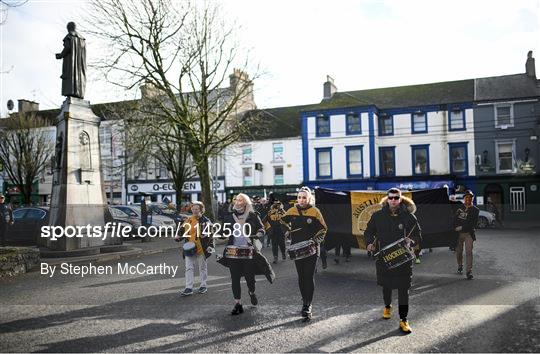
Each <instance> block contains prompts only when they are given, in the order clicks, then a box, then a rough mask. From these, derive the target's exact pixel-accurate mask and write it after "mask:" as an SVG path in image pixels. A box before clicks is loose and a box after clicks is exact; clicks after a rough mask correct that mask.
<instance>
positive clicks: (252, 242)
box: [223, 193, 264, 316]
mask: <svg viewBox="0 0 540 354" xmlns="http://www.w3.org/2000/svg"><path fill="white" fill-rule="evenodd" d="M223 235H224V236H228V237H229V241H228V243H227V247H226V248H225V257H226V258H228V259H227V264H228V267H229V271H230V272H231V285H232V291H233V296H234V301H235V305H234V308H233V310H232V312H231V315H233V316H234V315H238V314H241V313H243V312H244V308H243V307H242V303H241V298H242V297H241V294H242V290H241V286H240V278H241V277H242V276H244V279H246V283H247V286H248V290H249V296H250V298H251V304H252V305H254V306H255V305H257V304H258V300H257V296H256V295H255V267H256V265H255V261H254V259H253V254H254V252H257V251H258V250H259V249H255V248H254V247H256V246H257V247H258V246H259V245H260V241H259V239H260V238H261V237H262V236H264V226H263V223H262V221H261V219H260V217H259V216H258V215H257V213H255V211H254V210H253V206H252V204H251V200H250V199H249V197H248V196H247V195H246V194H244V193H240V194H238V195H237V196H236V199H235V202H234V205H233V207H232V212H231V213H228V214H226V215H225V216H224V219H223Z"/></svg>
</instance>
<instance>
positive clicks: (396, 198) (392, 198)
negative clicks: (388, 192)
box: [388, 197, 401, 200]
mask: <svg viewBox="0 0 540 354" xmlns="http://www.w3.org/2000/svg"><path fill="white" fill-rule="evenodd" d="M399 198H401V197H388V199H390V200H399Z"/></svg>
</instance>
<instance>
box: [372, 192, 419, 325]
mask: <svg viewBox="0 0 540 354" xmlns="http://www.w3.org/2000/svg"><path fill="white" fill-rule="evenodd" d="M381 204H382V205H383V207H382V209H381V210H378V211H376V212H375V213H373V215H372V216H371V219H370V220H369V222H368V225H367V228H366V231H365V233H364V236H365V238H366V243H367V250H368V251H371V252H373V251H375V249H376V245H375V243H377V246H378V249H379V250H381V249H383V248H384V247H386V246H387V245H389V244H391V243H394V242H395V241H397V240H399V239H401V238H402V237H404V235H405V236H406V238H405V239H406V241H407V242H409V246H410V244H411V243H412V242H414V243H419V242H420V238H421V230H420V225H419V224H418V220H417V219H416V217H415V216H414V213H415V212H416V205H415V204H414V202H413V201H412V199H410V198H407V197H405V196H403V195H402V194H401V191H400V190H399V189H398V188H391V189H389V190H388V192H387V195H386V197H384V198H383V199H382V200H381ZM375 265H376V269H377V284H378V285H380V286H382V288H383V300H384V306H385V307H384V311H383V318H384V319H390V318H391V316H392V289H397V290H398V304H399V318H400V321H399V328H400V329H401V331H402V332H403V333H406V334H408V333H411V331H412V330H411V327H410V325H409V322H408V321H407V315H408V312H409V289H410V287H411V281H412V260H411V261H408V262H405V263H403V264H402V265H400V266H398V267H395V268H392V269H389V268H387V267H386V265H385V263H384V262H383V259H382V258H381V257H379V258H378V259H377V261H376V263H375Z"/></svg>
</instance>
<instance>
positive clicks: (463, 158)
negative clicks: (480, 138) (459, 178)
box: [448, 143, 469, 175]
mask: <svg viewBox="0 0 540 354" xmlns="http://www.w3.org/2000/svg"><path fill="white" fill-rule="evenodd" d="M448 145H449V146H450V149H449V150H450V151H449V153H450V173H452V174H456V175H467V174H468V173H469V167H468V162H467V158H468V157H467V156H468V155H467V143H450V144H448Z"/></svg>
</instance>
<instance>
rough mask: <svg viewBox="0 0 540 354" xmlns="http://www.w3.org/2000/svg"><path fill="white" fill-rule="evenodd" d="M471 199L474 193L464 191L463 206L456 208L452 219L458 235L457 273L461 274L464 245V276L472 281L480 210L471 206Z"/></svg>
mask: <svg viewBox="0 0 540 354" xmlns="http://www.w3.org/2000/svg"><path fill="white" fill-rule="evenodd" d="M473 199H474V193H473V192H472V191H470V190H467V191H465V194H464V196H463V205H461V206H460V207H458V209H457V211H456V214H455V217H454V227H455V229H454V230H455V231H457V232H458V233H459V237H458V243H457V247H456V259H457V264H458V270H457V272H458V273H459V274H463V245H465V256H466V258H467V273H466V275H467V279H468V280H472V278H473V275H472V267H473V243H474V241H476V234H475V228H476V224H477V223H478V214H479V213H480V210H479V209H478V208H477V207H475V206H474V205H473V204H472V202H473Z"/></svg>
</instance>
